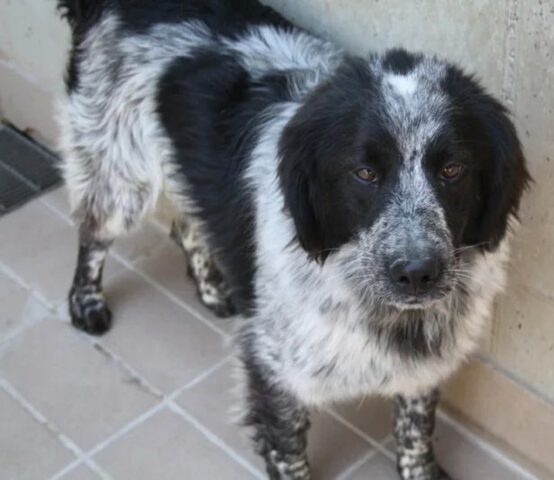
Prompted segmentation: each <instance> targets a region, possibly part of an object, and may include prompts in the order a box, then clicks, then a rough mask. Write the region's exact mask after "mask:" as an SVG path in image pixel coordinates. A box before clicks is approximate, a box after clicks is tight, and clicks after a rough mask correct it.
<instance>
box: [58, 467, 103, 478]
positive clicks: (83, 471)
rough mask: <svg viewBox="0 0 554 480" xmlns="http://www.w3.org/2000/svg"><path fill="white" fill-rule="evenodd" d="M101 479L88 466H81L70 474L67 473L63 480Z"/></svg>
mask: <svg viewBox="0 0 554 480" xmlns="http://www.w3.org/2000/svg"><path fill="white" fill-rule="evenodd" d="M100 479H101V477H100V476H99V475H97V474H96V473H94V472H93V471H92V470H91V469H90V468H89V467H87V466H86V465H79V466H78V467H76V468H74V469H73V470H71V471H70V472H67V473H66V474H65V475H64V476H63V477H61V480H100Z"/></svg>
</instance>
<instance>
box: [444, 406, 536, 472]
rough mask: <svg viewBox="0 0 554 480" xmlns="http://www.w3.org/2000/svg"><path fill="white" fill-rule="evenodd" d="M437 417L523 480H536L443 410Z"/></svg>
mask: <svg viewBox="0 0 554 480" xmlns="http://www.w3.org/2000/svg"><path fill="white" fill-rule="evenodd" d="M437 416H438V417H439V418H440V419H441V420H442V421H443V422H444V423H446V424H447V425H448V426H449V427H451V428H452V429H454V430H455V431H456V432H457V433H459V434H460V435H461V436H462V437H464V438H465V439H466V440H467V441H468V442H470V443H472V444H473V445H475V446H477V447H478V448H480V449H481V450H483V451H484V452H485V453H486V454H487V455H488V456H490V457H492V458H494V459H495V460H497V461H498V462H499V463H501V464H503V465H504V466H505V467H507V468H509V469H510V470H512V471H514V472H517V473H518V475H521V479H522V480H536V477H535V476H534V475H532V474H531V473H530V472H528V471H526V470H525V469H524V468H523V467H522V466H521V465H519V464H517V463H516V462H514V461H513V460H512V459H510V458H509V457H506V456H505V455H504V454H503V453H502V452H501V451H500V450H498V449H497V448H495V447H494V446H493V445H491V444H490V443H489V442H487V441H486V440H484V439H482V438H480V437H479V436H478V435H476V434H475V433H473V432H472V431H471V430H469V429H468V428H467V427H466V426H464V425H463V424H461V423H459V422H457V421H456V420H455V419H454V418H452V417H451V416H450V415H448V414H447V413H446V412H445V411H444V410H443V409H438V410H437Z"/></svg>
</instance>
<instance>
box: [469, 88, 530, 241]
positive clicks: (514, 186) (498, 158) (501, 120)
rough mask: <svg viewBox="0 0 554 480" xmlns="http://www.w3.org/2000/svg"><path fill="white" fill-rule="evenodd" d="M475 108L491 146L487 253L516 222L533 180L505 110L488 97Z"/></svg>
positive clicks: (483, 234) (482, 229)
mask: <svg viewBox="0 0 554 480" xmlns="http://www.w3.org/2000/svg"><path fill="white" fill-rule="evenodd" d="M474 108H475V111H476V114H477V117H478V118H479V120H480V123H481V126H482V128H483V129H484V133H485V135H486V137H487V140H488V144H489V146H488V150H489V152H488V154H489V165H488V166H487V168H486V169H485V172H484V174H485V184H484V188H485V198H484V201H485V203H484V209H483V216H482V218H481V221H480V225H479V233H478V235H479V236H480V239H479V243H484V246H485V249H486V250H494V249H495V248H496V247H497V246H498V244H499V243H500V241H501V240H502V239H503V238H504V236H505V234H506V231H507V229H508V228H509V219H510V217H511V216H513V217H516V218H517V212H518V209H519V204H520V200H521V196H522V193H523V191H524V190H525V188H526V187H527V185H528V184H529V182H530V180H531V177H530V175H529V172H528V171H527V166H526V161H525V157H524V155H523V151H522V148H521V144H520V141H519V138H518V136H517V133H516V130H515V127H514V125H513V124H512V122H511V120H510V119H509V118H508V112H507V111H506V108H505V107H504V106H503V105H502V104H500V103H499V102H498V101H496V100H495V99H494V98H492V97H490V96H489V95H486V94H484V95H482V96H481V98H480V99H479V101H478V102H476V103H475V104H474ZM487 177H488V178H487Z"/></svg>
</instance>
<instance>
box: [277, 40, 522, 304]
mask: <svg viewBox="0 0 554 480" xmlns="http://www.w3.org/2000/svg"><path fill="white" fill-rule="evenodd" d="M280 156H281V163H280V171H279V175H280V182H281V187H282V190H283V193H284V197H285V205H286V208H287V209H288V210H289V212H290V214H291V216H292V218H293V220H294V223H295V226H296V230H297V236H298V241H299V242H300V244H301V246H302V247H303V248H304V249H305V250H306V251H307V252H308V253H309V255H310V256H312V257H313V258H314V260H316V261H320V262H324V261H325V260H326V258H327V257H328V256H329V255H330V254H333V252H337V251H341V250H342V251H344V250H345V249H348V252H349V253H348V261H347V262H346V263H345V265H346V274H347V276H348V275H350V276H351V277H352V279H354V280H355V282H357V283H358V284H360V285H364V286H365V287H364V288H365V289H366V290H367V291H370V293H371V294H372V295H373V296H375V297H378V298H379V299H380V300H382V301H383V302H385V303H387V304H391V305H395V306H398V307H401V308H413V307H423V306H425V305H427V304H429V303H430V302H433V301H436V300H438V299H440V298H443V297H444V296H445V295H447V294H448V292H450V291H451V290H452V288H453V287H454V285H455V283H456V281H457V279H458V280H459V278H460V276H463V272H460V271H459V270H458V269H459V264H458V261H457V259H458V258H459V257H460V255H461V252H464V251H466V249H467V250H469V249H471V250H474V251H475V250H477V251H479V250H480V251H492V250H495V249H496V248H497V247H498V245H499V243H500V241H501V240H502V239H503V238H504V236H505V234H506V231H507V228H508V222H509V218H510V216H512V215H515V214H516V212H517V209H518V206H519V201H520V197H521V194H522V191H523V190H524V188H525V186H526V184H527V182H528V181H529V175H528V173H527V170H526V167H525V160H524V157H523V154H522V151H521V147H520V143H519V140H518V138H517V135H516V132H515V129H514V127H513V125H512V123H511V122H510V120H509V118H508V117H507V113H506V110H505V108H504V107H503V106H502V105H501V104H500V103H499V102H498V101H496V100H495V99H493V98H492V97H491V96H489V95H488V94H486V93H485V92H484V91H483V89H482V88H481V87H480V86H479V85H478V84H477V83H476V82H475V80H473V79H472V78H471V77H469V76H467V75H464V74H463V73H462V72H461V71H460V70H459V69H457V68H456V67H454V66H451V65H449V64H447V63H445V62H444V61H441V60H438V59H436V58H431V57H426V56H421V55H411V54H408V53H407V52H405V51H403V50H394V51H391V52H389V53H387V54H385V55H384V56H382V57H373V58H371V59H370V60H369V61H367V60H362V59H349V60H346V61H345V62H344V63H343V65H342V66H341V67H340V68H339V69H338V71H337V72H336V73H335V74H334V75H333V76H332V77H331V78H330V79H329V80H328V81H327V82H326V83H324V84H323V85H321V86H320V87H319V88H318V89H316V90H315V91H314V92H313V93H312V94H311V95H310V96H309V97H308V98H307V99H306V101H305V103H304V104H303V105H302V107H301V108H300V109H299V110H298V112H297V113H296V114H295V116H294V117H293V118H292V119H291V121H290V122H289V123H288V125H287V126H286V128H285V130H284V132H283V135H282V137H281V140H280Z"/></svg>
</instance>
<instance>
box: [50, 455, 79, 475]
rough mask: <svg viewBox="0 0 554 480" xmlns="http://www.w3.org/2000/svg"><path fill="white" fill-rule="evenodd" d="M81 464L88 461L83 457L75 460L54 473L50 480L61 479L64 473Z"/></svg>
mask: <svg viewBox="0 0 554 480" xmlns="http://www.w3.org/2000/svg"><path fill="white" fill-rule="evenodd" d="M81 465H86V462H84V461H83V460H81V459H79V458H78V459H77V460H74V461H73V462H71V463H70V464H69V465H66V466H65V467H63V468H62V469H61V470H59V471H58V472H56V473H55V474H54V475H52V476H51V477H50V480H60V478H62V477H63V476H64V475H66V474H68V473H69V472H71V471H72V470H75V469H76V468H77V467H80V466H81Z"/></svg>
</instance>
